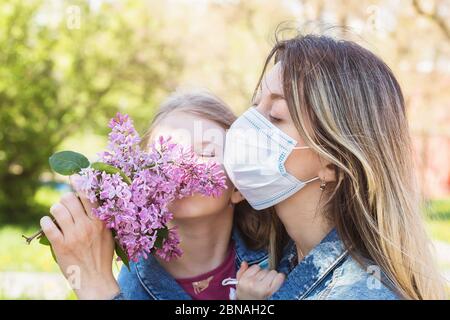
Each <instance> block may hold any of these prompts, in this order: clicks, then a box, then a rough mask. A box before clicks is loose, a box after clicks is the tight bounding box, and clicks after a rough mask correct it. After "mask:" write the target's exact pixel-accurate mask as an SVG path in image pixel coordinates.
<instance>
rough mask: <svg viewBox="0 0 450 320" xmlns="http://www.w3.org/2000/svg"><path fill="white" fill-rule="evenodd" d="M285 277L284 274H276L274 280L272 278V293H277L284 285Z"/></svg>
mask: <svg viewBox="0 0 450 320" xmlns="http://www.w3.org/2000/svg"><path fill="white" fill-rule="evenodd" d="M285 278H286V276H285V275H284V273H278V274H277V275H276V276H275V278H273V280H272V283H271V284H270V291H271V292H272V294H273V293H275V292H277V291H278V290H279V289H280V288H281V286H282V285H283V283H284V279H285Z"/></svg>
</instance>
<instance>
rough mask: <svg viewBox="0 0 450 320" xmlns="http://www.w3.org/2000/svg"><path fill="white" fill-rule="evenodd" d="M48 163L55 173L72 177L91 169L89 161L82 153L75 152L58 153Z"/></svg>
mask: <svg viewBox="0 0 450 320" xmlns="http://www.w3.org/2000/svg"><path fill="white" fill-rule="evenodd" d="M48 162H49V164H50V167H51V168H52V170H53V171H55V172H57V173H59V174H61V175H63V176H70V175H72V174H75V173H78V172H80V170H81V169H83V168H87V167H89V160H88V159H87V158H86V157H85V156H83V155H82V154H81V153H77V152H73V151H61V152H57V153H55V154H53V155H52V156H51V157H50V158H49V159H48Z"/></svg>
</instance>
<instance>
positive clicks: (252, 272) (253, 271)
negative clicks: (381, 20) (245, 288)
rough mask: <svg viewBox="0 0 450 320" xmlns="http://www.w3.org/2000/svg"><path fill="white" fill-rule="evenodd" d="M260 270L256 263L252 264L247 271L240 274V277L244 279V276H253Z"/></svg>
mask: <svg viewBox="0 0 450 320" xmlns="http://www.w3.org/2000/svg"><path fill="white" fill-rule="evenodd" d="M260 270H261V268H260V267H259V266H258V265H257V264H254V265H252V266H251V267H250V268H248V269H247V271H245V272H244V274H243V275H242V276H241V278H242V279H244V278H246V279H248V278H250V277H253V276H254V275H255V274H257V273H258V272H259V271H260Z"/></svg>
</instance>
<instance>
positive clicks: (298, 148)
mask: <svg viewBox="0 0 450 320" xmlns="http://www.w3.org/2000/svg"><path fill="white" fill-rule="evenodd" d="M310 148H311V147H308V146H302V147H293V148H292V149H295V150H302V149H310Z"/></svg>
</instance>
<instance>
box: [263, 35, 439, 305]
mask: <svg viewBox="0 0 450 320" xmlns="http://www.w3.org/2000/svg"><path fill="white" fill-rule="evenodd" d="M272 58H274V62H275V63H276V62H280V63H281V66H282V70H283V71H282V73H283V89H284V95H285V98H286V101H287V105H288V108H289V112H290V115H291V117H292V119H293V121H294V123H295V126H296V128H297V129H298V131H299V133H300V135H301V136H302V138H303V139H304V141H305V143H306V144H307V145H309V146H310V147H311V148H312V149H313V150H315V152H317V153H318V154H319V155H320V156H321V157H323V158H325V159H327V160H329V161H330V162H331V163H332V164H334V168H335V171H336V177H338V181H337V182H336V184H335V185H333V186H331V188H330V189H331V190H329V193H327V194H326V195H328V200H327V203H326V207H327V209H328V210H327V212H328V218H329V219H331V221H332V222H333V224H334V225H335V226H336V229H337V231H338V233H339V235H340V237H341V239H342V240H343V241H344V243H345V245H346V247H347V248H348V249H349V251H350V253H351V254H352V256H353V257H354V258H356V260H357V261H359V262H360V263H362V261H364V259H366V258H368V259H371V260H372V261H373V262H374V263H376V264H377V265H378V266H379V267H381V269H382V270H383V272H384V273H385V274H386V276H387V277H388V279H389V280H390V281H391V282H392V283H393V285H394V287H395V289H396V290H398V292H399V293H400V295H402V296H403V297H404V298H407V299H408V298H409V299H441V298H444V297H445V291H444V288H443V281H442V278H441V276H440V275H439V273H438V271H437V268H436V265H435V262H434V259H433V257H432V254H431V250H430V245H431V243H430V241H429V239H428V237H427V235H426V232H425V230H424V223H423V218H422V216H421V205H420V195H419V191H418V186H417V183H416V177H415V169H414V165H413V161H412V150H411V139H410V136H409V132H408V122H407V118H406V112H405V103H404V99H403V94H402V91H401V89H400V86H399V84H398V82H397V80H396V79H395V77H394V75H393V73H392V72H391V70H390V69H389V67H388V66H387V65H386V64H385V63H384V62H383V61H381V60H380V59H379V58H378V57H377V56H375V55H374V54H373V53H371V52H370V51H368V50H366V49H364V48H362V47H361V46H359V45H358V44H356V43H354V42H351V41H344V40H339V41H337V40H335V39H333V38H330V37H327V36H321V35H305V36H302V35H298V36H296V37H294V38H292V39H288V40H277V42H276V44H275V46H274V47H273V49H272V50H271V52H270V54H269V56H268V58H267V60H266V62H265V65H264V69H263V72H262V74H261V77H260V79H259V83H258V86H257V88H256V90H258V89H259V86H260V84H261V80H262V78H263V75H264V73H265V71H266V69H267V66H268V64H269V63H270V62H271V60H272ZM255 94H256V92H255ZM277 238H278V239H280V238H281V239H283V237H282V236H277V237H276V236H273V235H272V239H275V241H276V240H277ZM284 242H285V241H284V240H282V241H281V244H280V241H279V242H278V243H273V242H272V243H271V246H270V247H271V250H272V251H276V252H279V251H280V248H282V246H283V244H284ZM272 262H273V261H272Z"/></svg>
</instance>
